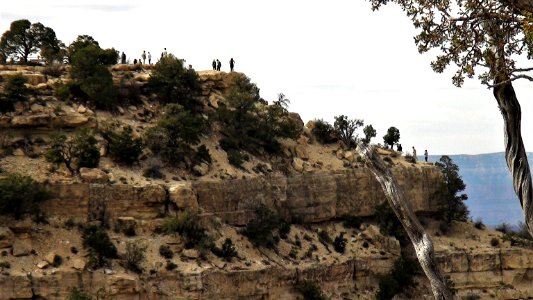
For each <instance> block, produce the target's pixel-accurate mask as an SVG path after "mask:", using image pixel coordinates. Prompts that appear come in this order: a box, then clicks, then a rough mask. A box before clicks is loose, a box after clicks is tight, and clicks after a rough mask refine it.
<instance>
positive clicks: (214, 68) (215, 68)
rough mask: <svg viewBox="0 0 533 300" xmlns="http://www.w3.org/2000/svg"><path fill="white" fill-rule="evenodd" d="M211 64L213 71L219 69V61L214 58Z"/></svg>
mask: <svg viewBox="0 0 533 300" xmlns="http://www.w3.org/2000/svg"><path fill="white" fill-rule="evenodd" d="M211 66H212V67H213V71H216V70H217V61H216V60H215V59H213V62H212V63H211Z"/></svg>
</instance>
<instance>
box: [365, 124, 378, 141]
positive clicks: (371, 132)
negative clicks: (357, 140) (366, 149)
mask: <svg viewBox="0 0 533 300" xmlns="http://www.w3.org/2000/svg"><path fill="white" fill-rule="evenodd" d="M363 133H364V134H365V137H364V138H363V143H365V144H368V143H370V139H372V138H373V137H375V136H376V130H375V129H374V127H373V126H372V125H366V126H365V128H363Z"/></svg>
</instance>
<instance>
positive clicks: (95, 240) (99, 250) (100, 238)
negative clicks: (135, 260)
mask: <svg viewBox="0 0 533 300" xmlns="http://www.w3.org/2000/svg"><path fill="white" fill-rule="evenodd" d="M82 239H83V247H84V248H86V249H87V250H88V251H89V255H90V261H89V264H90V265H91V266H92V267H94V268H100V267H103V266H105V265H107V264H108V260H109V259H113V258H117V248H116V247H115V245H113V242H111V239H110V238H109V235H107V232H106V231H105V229H103V228H101V227H97V226H94V225H92V226H89V227H86V228H85V229H84V230H83V233H82Z"/></svg>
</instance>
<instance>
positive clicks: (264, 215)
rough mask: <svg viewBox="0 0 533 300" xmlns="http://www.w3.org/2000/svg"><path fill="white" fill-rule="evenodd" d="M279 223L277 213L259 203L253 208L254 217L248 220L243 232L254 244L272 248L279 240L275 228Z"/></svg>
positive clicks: (277, 227)
mask: <svg viewBox="0 0 533 300" xmlns="http://www.w3.org/2000/svg"><path fill="white" fill-rule="evenodd" d="M280 224H281V219H280V217H279V216H278V214H277V213H276V212H274V211H272V210H270V209H269V208H268V207H266V206H265V205H263V204H261V205H260V206H259V207H257V208H256V209H255V218H252V219H250V221H248V223H247V224H246V228H245V229H244V231H243V233H244V234H245V235H246V236H247V237H248V238H249V239H250V241H251V242H252V244H254V245H255V246H264V247H268V248H273V247H274V246H276V245H277V244H278V241H279V237H278V236H277V235H275V230H277V229H279V227H280Z"/></svg>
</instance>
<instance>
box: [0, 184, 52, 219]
mask: <svg viewBox="0 0 533 300" xmlns="http://www.w3.org/2000/svg"><path fill="white" fill-rule="evenodd" d="M51 197H52V194H51V193H50V192H49V191H48V190H47V189H46V188H45V187H44V186H43V185H42V184H40V183H38V182H36V181H34V180H33V179H32V178H31V177H29V176H22V175H19V174H9V175H8V176H7V177H5V178H2V179H0V214H2V215H10V216H13V217H14V218H15V219H20V218H21V217H22V216H24V215H25V214H29V215H32V216H35V215H38V214H39V213H40V209H39V203H41V202H43V201H46V200H48V199H50V198H51Z"/></svg>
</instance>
